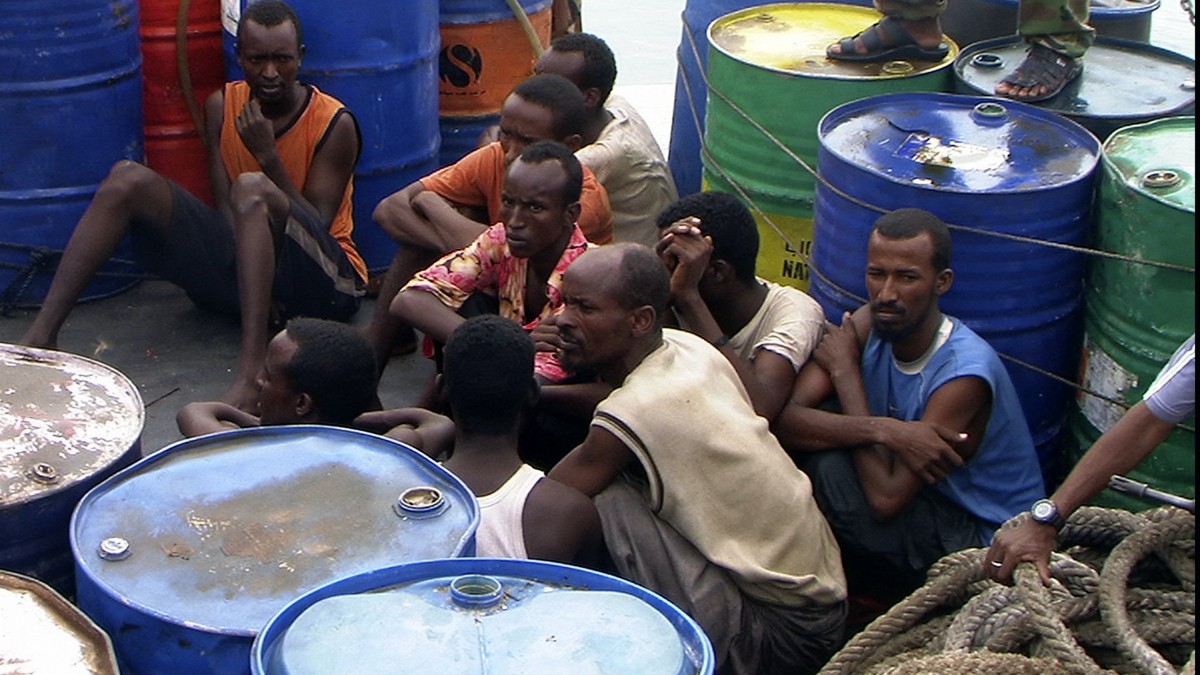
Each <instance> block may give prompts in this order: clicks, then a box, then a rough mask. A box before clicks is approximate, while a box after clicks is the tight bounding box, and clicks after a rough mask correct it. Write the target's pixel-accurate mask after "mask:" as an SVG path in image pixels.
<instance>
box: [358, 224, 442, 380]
mask: <svg viewBox="0 0 1200 675" xmlns="http://www.w3.org/2000/svg"><path fill="white" fill-rule="evenodd" d="M438 255H439V254H437V253H434V252H433V251H428V250H425V249H422V248H418V247H416V246H410V245H407V244H402V245H401V246H400V250H399V251H397V252H396V257H394V258H392V264H391V265H389V266H388V270H387V273H386V274H385V275H384V277H383V285H382V286H380V288H379V298H378V300H377V301H376V303H375V315H374V316H372V317H371V323H370V324H368V325H367V327H366V328H365V329H364V331H363V332H364V334H365V335H366V336H367V339H368V340H370V342H371V346H372V347H374V348H375V362H376V365H377V366H378V368H379V372H380V373H381V374H382V373H383V369H384V368H386V367H387V362H388V358H389V357H390V356H391V352H392V345H393V344H394V343H395V341H396V340H397V338H399V337H400V336H401V335H402V334H403V333H404V332H406V331H407V332H409V333H412V326H410V325H408V323H406V322H405V321H404V320H403V319H401V318H400V317H397V316H393V315H392V313H391V311H389V310H390V308H391V304H392V300H393V299H395V297H396V294H397V293H399V292H400V289H401V288H403V287H404V284H406V283H408V280H409V279H411V278H412V276H413V275H414V274H416V273H417V272H420V271H421V270H423V269H425V268H426V267H428V266H429V265H430V264H431V263H432V262H433V261H434V260H436V259H437V258H438ZM414 339H415V336H414Z"/></svg>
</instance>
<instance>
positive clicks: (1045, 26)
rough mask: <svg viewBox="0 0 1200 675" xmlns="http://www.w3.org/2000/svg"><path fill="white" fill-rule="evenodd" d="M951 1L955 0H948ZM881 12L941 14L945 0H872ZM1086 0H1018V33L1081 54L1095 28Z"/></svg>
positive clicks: (910, 16) (907, 17) (912, 16)
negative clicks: (1092, 24) (1089, 21)
mask: <svg viewBox="0 0 1200 675" xmlns="http://www.w3.org/2000/svg"><path fill="white" fill-rule="evenodd" d="M949 1H950V2H953V1H954V0H949ZM874 2H875V9H877V10H879V12H880V13H881V14H883V15H884V16H890V17H892V18H895V19H900V20H902V21H915V20H920V19H932V18H934V17H937V16H941V14H942V12H943V11H945V9H946V2H947V0H874ZM1087 20H1088V0H1020V8H1019V10H1018V18H1017V33H1019V34H1020V35H1021V37H1023V38H1025V40H1026V41H1027V42H1029V43H1032V44H1041V45H1043V46H1045V47H1049V48H1050V49H1053V50H1054V51H1056V52H1058V53H1060V54H1064V55H1066V56H1072V57H1076V58H1078V57H1080V56H1083V54H1084V52H1086V51H1087V49H1088V47H1090V46H1091V44H1092V41H1093V40H1094V39H1095V35H1096V33H1095V31H1094V30H1093V29H1092V28H1091V27H1090V26H1088V25H1087Z"/></svg>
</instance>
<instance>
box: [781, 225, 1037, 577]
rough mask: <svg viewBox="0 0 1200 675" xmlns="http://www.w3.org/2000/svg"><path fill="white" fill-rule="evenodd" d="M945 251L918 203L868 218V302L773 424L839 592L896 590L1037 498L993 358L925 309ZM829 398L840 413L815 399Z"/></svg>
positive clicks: (1021, 427) (944, 264) (946, 274)
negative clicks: (801, 483) (833, 557)
mask: <svg viewBox="0 0 1200 675" xmlns="http://www.w3.org/2000/svg"><path fill="white" fill-rule="evenodd" d="M950 248H951V247H950V234H949V231H948V230H947V228H946V225H945V223H943V222H942V221H941V220H939V219H938V218H937V217H936V216H934V215H933V214H931V213H928V212H926V211H922V210H920V209H899V210H896V211H893V212H891V213H888V214H885V215H884V216H883V217H881V218H880V219H879V220H878V221H876V223H875V227H874V229H873V230H872V232H871V236H870V241H869V243H868V253H867V274H866V282H867V290H868V295H869V298H868V300H869V302H868V304H866V305H864V306H863V307H860V308H859V309H858V310H857V311H855V312H854V313H853V314H849V313H847V315H846V317H845V319H844V320H843V322H842V325H841V326H840V327H831V328H830V330H829V331H828V333H827V335H826V336H825V338H824V339H823V340H822V342H821V345H820V347H818V349H817V351H816V352H814V355H813V359H812V360H810V362H809V363H808V364H806V365H805V367H804V368H803V369H801V371H800V373H799V375H798V376H797V379H796V386H795V388H794V389H793V393H792V400H791V402H790V403H789V404H788V405H787V406H786V407H785V409H784V411H783V412H782V413H781V414H780V416H779V418H778V419H777V421H776V425H775V429H774V430H775V432H776V434H777V435H778V436H779V437H780V440H781V441H782V443H783V445H784V447H785V448H787V449H788V451H789V452H790V453H791V454H792V456H793V458H795V459H796V460H797V463H798V464H799V465H800V466H801V467H802V468H803V469H804V470H805V471H806V473H808V474H809V475H810V476H811V477H812V479H813V482H814V486H815V490H816V495H817V501H818V503H819V504H820V505H821V507H822V510H823V511H824V512H825V514H826V516H827V517H828V518H829V522H830V525H831V526H832V527H833V530H834V533H835V534H836V535H837V537H838V540H839V543H841V545H842V551H843V559H844V561H845V563H846V572H847V576H848V577H849V582H850V584H851V588H852V589H854V588H855V582H856V581H859V582H863V581H869V580H872V579H876V580H878V579H884V580H886V581H885V583H887V584H888V587H887V588H886V589H879V590H878V591H877V592H885V591H893V592H902V594H903V593H904V592H907V591H908V590H911V589H912V588H914V587H916V586H918V585H920V584H921V583H922V581H923V579H924V574H925V571H926V570H927V569H928V568H929V566H930V565H931V564H932V563H933V562H935V561H936V560H937V559H938V558H940V557H942V556H943V555H945V554H947V553H951V552H954V551H957V550H961V549H963V548H970V547H976V546H985V545H987V544H989V543H990V542H991V540H992V534H993V533H994V532H995V530H996V528H997V527H999V526H1000V524H1001V523H1003V522H1004V521H1005V520H1007V519H1008V518H1010V517H1012V516H1013V515H1015V514H1016V513H1019V512H1020V511H1022V510H1024V509H1025V508H1026V507H1027V506H1028V505H1029V504H1030V503H1031V501H1033V500H1037V499H1039V498H1041V497H1043V496H1044V495H1045V487H1044V485H1043V482H1042V474H1041V470H1040V468H1039V464H1038V460H1037V454H1036V452H1035V450H1034V446H1033V439H1032V437H1031V436H1030V433H1029V429H1028V427H1027V425H1026V423H1025V417H1024V415H1023V414H1022V412H1021V407H1020V402H1019V401H1018V399H1017V393H1016V390H1015V389H1014V388H1013V385H1012V382H1011V381H1010V380H1009V377H1008V373H1007V372H1006V371H1005V369H1004V366H1003V364H1002V363H1001V362H1000V359H999V357H998V356H997V355H996V352H995V351H994V350H993V349H992V348H991V346H989V345H988V344H987V343H986V342H985V341H984V340H983V339H982V338H980V337H979V336H978V335H977V334H976V333H975V332H974V331H972V330H971V329H970V328H968V327H967V326H966V325H964V324H963V323H962V322H961V321H959V320H958V319H955V318H953V317H950V316H946V315H944V314H942V312H941V310H940V308H939V299H940V297H941V296H942V295H943V294H945V293H946V292H947V291H949V290H950V287H951V285H952V284H953V282H954V272H953V270H952V269H950ZM830 396H836V398H837V403H838V405H839V406H840V412H838V413H835V412H830V411H827V410H825V409H823V408H818V407H817V406H818V405H820V404H822V402H824V401H825V400H826V399H828V398H829V397H830ZM856 572H861V574H856ZM865 586H867V585H866V584H864V587H865ZM860 590H863V589H861V588H860ZM864 592H869V593H870V592H872V591H871V590H864Z"/></svg>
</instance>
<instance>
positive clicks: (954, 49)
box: [704, 2, 964, 82]
mask: <svg viewBox="0 0 1200 675" xmlns="http://www.w3.org/2000/svg"><path fill="white" fill-rule="evenodd" d="M779 7H802V8H805V9H808V8H813V9H820V8H829V9H837V10H840V11H847V10H849V11H850V12H852V13H859V12H860V10H861V12H865V13H866V14H871V15H875V16H876V17H878V18H882V17H883V15H882V14H880V13H879V12H878V11H877V10H874V9H872V8H870V7H863V6H861V5H850V4H844V3H835V2H773V3H769V4H764V5H754V6H751V7H743V8H742V9H738V10H734V11H732V12H729V13H727V14H722V15H721V16H718V17H717V18H715V19H713V20H712V21H711V22H709V24H708V27H707V28H705V29H704V36H705V39H706V40H707V42H708V47H709V48H710V49H715V50H717V51H718V52H720V53H721V54H722V55H724V56H725V57H726V58H728V59H731V60H733V61H736V62H738V63H740V64H743V65H745V66H749V67H751V68H757V69H759V70H763V71H766V72H769V73H778V74H780V75H787V76H790V77H803V78H812V79H816V80H843V81H859V80H865V81H870V82H876V81H887V80H903V79H910V78H914V77H923V76H925V75H933V76H936V75H937V74H938V73H941V72H942V71H944V70H945V69H947V68H953V67H954V63H955V61H957V60H958V56H959V54H960V53H962V51H964V50H963V49H962V48H961V47H960V46H959V44H958V43H957V42H955V41H954V40H953V39H952V38H951V37H950V36H949V35H944V36H942V40H943V41H944V42H946V43H947V44H948V45H949V46H950V52H949V54H948V55H947V57H946V58H944V59H943V60H942V63H939V64H938V65H936V66H934V67H932V68H929V69H927V70H923V71H921V72H919V73H897V74H895V75H883V74H880V75H846V74H833V73H807V72H802V71H797V70H787V69H785V68H776V67H774V66H766V65H763V64H761V63H754V62H752V61H747V60H746V59H744V58H741V57H739V56H737V55H735V54H731V53H730V52H729V51H728V50H726V49H724V48H722V47H721V46H720V45H719V44H717V43H716V41H714V40H713V34H712V31H713V28H714V27H715V26H716V25H717V24H718V23H724V22H726V21H732V19H733V18H734V17H739V16H740V15H749V14H761V13H763V12H769V11H771V10H772V9H773V8H779ZM951 55H953V58H951ZM710 67H711V66H710Z"/></svg>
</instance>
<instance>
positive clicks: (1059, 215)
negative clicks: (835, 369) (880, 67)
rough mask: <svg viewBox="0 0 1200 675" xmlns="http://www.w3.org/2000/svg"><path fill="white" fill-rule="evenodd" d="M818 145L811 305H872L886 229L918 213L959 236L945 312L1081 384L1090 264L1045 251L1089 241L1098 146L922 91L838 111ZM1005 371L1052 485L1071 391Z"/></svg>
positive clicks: (1034, 111)
mask: <svg viewBox="0 0 1200 675" xmlns="http://www.w3.org/2000/svg"><path fill="white" fill-rule="evenodd" d="M818 135H819V136H820V139H821V149H820V176H821V180H820V181H819V182H818V184H817V194H816V207H815V211H816V213H815V225H814V237H813V240H814V241H813V248H814V251H813V258H812V260H813V266H814V267H815V268H816V270H815V271H814V273H813V279H812V295H813V297H814V298H816V299H817V300H818V301H819V302H820V303H821V305H822V306H823V307H824V308H825V312H826V315H827V316H828V317H829V318H830V319H831V320H834V321H838V322H840V321H841V314H842V312H843V311H849V310H853V309H856V308H857V307H859V306H860V305H861V304H862V303H863V302H864V299H865V296H866V281H865V270H866V261H867V239H868V237H869V235H870V231H871V227H872V225H873V224H874V222H875V220H876V219H877V218H878V217H879V215H880V214H881V213H882V212H883V211H890V210H892V209H897V208H902V207H919V208H922V209H925V210H927V211H930V212H932V213H934V214H936V215H937V216H938V217H940V218H941V219H942V220H944V221H946V222H947V223H948V224H950V225H951V226H952V227H953V229H952V234H953V239H954V258H953V260H952V264H951V266H952V268H953V269H954V272H955V278H954V285H953V287H952V288H951V290H950V292H949V293H947V294H946V295H945V296H943V297H942V300H941V307H942V310H943V311H945V312H946V313H947V314H950V315H952V316H956V317H958V318H960V319H962V320H963V321H964V322H965V323H966V324H967V325H969V326H970V327H971V328H972V329H974V330H975V332H977V333H979V335H980V336H982V337H983V338H984V339H986V340H987V341H988V342H989V343H990V344H991V345H992V347H993V348H995V350H996V351H997V352H999V353H1000V354H1001V355H1002V356H1008V357H1012V358H1015V359H1019V360H1021V361H1023V362H1025V363H1027V364H1029V365H1031V366H1033V367H1035V368H1038V369H1041V370H1043V371H1048V372H1050V373H1053V374H1055V375H1057V376H1059V377H1061V378H1063V379H1064V380H1065V381H1066V382H1074V381H1075V378H1076V375H1077V373H1078V371H1077V365H1078V360H1079V353H1080V339H1081V322H1082V303H1083V286H1084V278H1085V274H1086V267H1087V262H1088V261H1087V259H1086V256H1085V255H1084V254H1082V253H1079V252H1076V251H1072V250H1065V249H1060V248H1054V247H1052V246H1048V245H1044V244H1043V243H1041V242H1053V243H1063V244H1071V245H1083V244H1085V243H1086V241H1087V237H1088V231H1089V227H1090V224H1091V220H1090V214H1089V210H1090V207H1091V203H1092V195H1093V189H1094V182H1095V181H1094V178H1095V174H1096V167H1097V166H1098V163H1099V159H1100V143H1099V141H1097V140H1096V139H1095V137H1094V136H1092V135H1091V134H1090V133H1088V131H1087V130H1086V129H1084V128H1083V127H1081V126H1079V125H1078V124H1076V123H1074V122H1072V121H1070V120H1068V119H1065V118H1063V117H1061V116H1059V115H1056V114H1054V113H1052V112H1049V111H1046V110H1041V109H1039V108H1036V107H1034V106H1030V105H1025V104H1021V103H1016V102H1012V101H1005V100H1002V99H990V98H989V99H984V98H975V97H967V96H955V95H952V94H919V93H918V94H886V95H883V96H875V97H870V98H865V99H862V100H859V101H855V102H852V103H848V104H846V105H843V106H841V107H839V108H835V109H834V110H832V111H830V112H829V114H827V115H826V116H825V117H824V118H823V119H822V120H821V124H820V128H819V129H818ZM1010 237H1021V238H1024V239H1014V238H1010ZM1005 365H1006V366H1007V367H1008V371H1009V374H1010V375H1011V376H1012V380H1013V384H1014V386H1015V387H1016V389H1017V393H1018V394H1019V395H1020V397H1021V405H1022V408H1023V410H1024V412H1025V419H1026V422H1028V423H1029V427H1030V432H1031V433H1032V434H1033V440H1034V444H1035V445H1036V446H1037V449H1038V455H1039V458H1040V460H1041V463H1042V469H1043V472H1045V474H1046V475H1047V476H1048V477H1049V476H1053V475H1055V472H1056V471H1057V468H1058V463H1059V462H1058V455H1059V447H1058V444H1059V440H1060V433H1061V432H1062V431H1063V426H1064V424H1065V416H1066V412H1067V406H1068V404H1069V402H1070V400H1071V395H1072V393H1073V388H1072V387H1071V386H1069V385H1067V384H1063V383H1060V382H1059V381H1056V380H1054V379H1052V378H1051V377H1049V376H1047V375H1045V374H1043V373H1040V372H1038V371H1037V370H1034V369H1032V368H1029V367H1026V366H1023V365H1020V364H1017V363H1014V362H1013V361H1011V360H1008V359H1006V361H1005Z"/></svg>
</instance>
